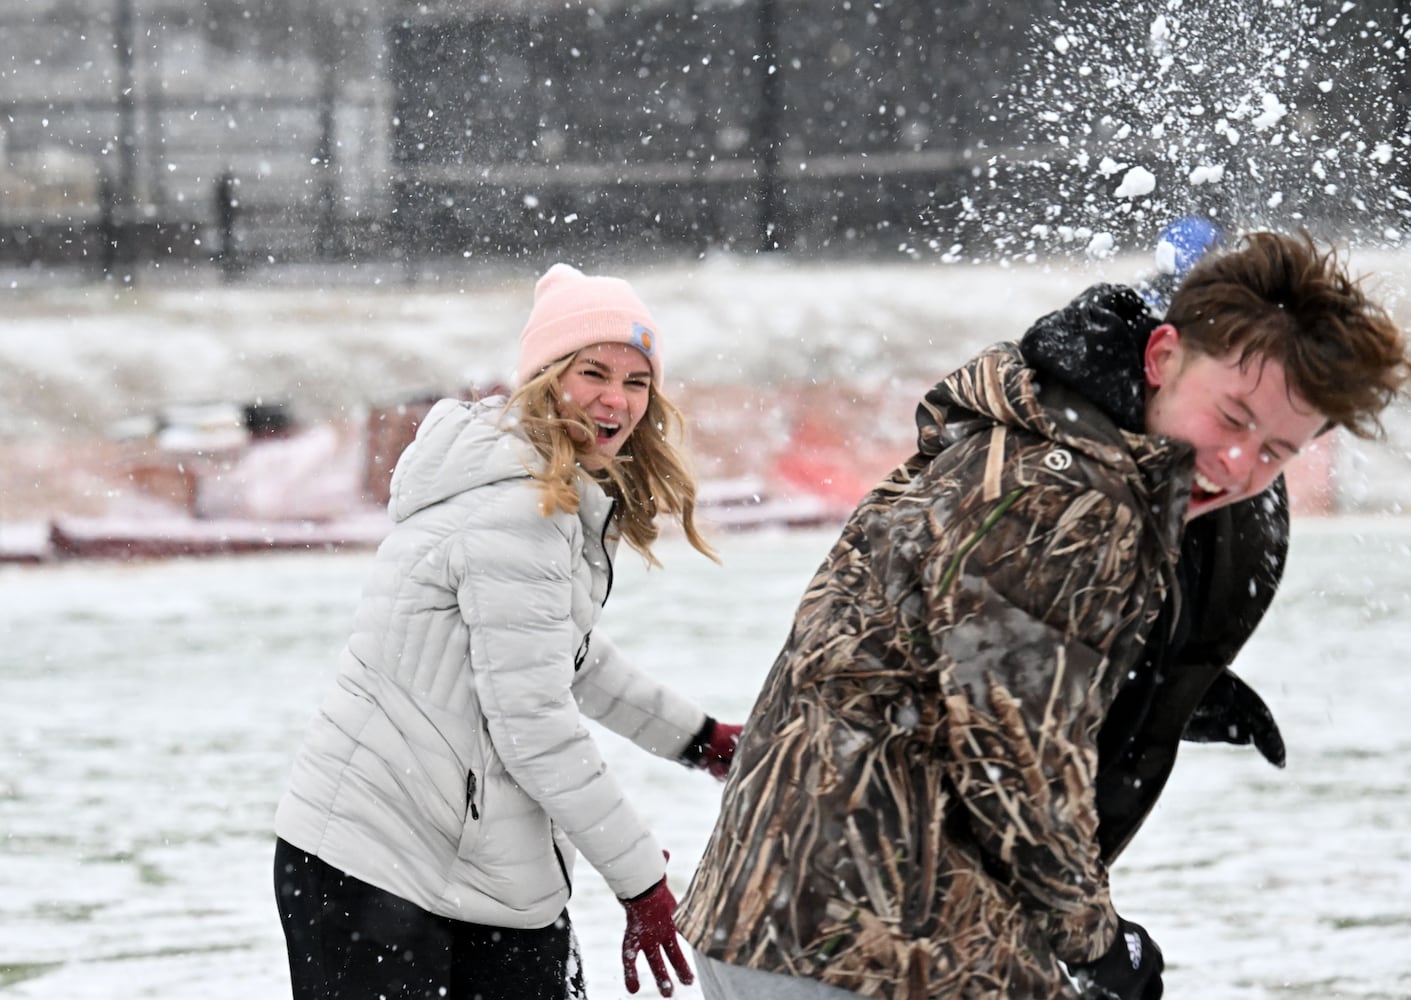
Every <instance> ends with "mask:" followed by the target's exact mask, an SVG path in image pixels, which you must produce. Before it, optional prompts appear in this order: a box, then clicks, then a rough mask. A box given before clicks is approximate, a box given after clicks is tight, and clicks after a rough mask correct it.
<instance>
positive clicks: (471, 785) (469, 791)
mask: <svg viewBox="0 0 1411 1000" xmlns="http://www.w3.org/2000/svg"><path fill="white" fill-rule="evenodd" d="M475 786H476V781H475V772H474V771H466V778H465V801H466V804H467V805H468V806H469V807H470V818H471V819H479V818H480V808H479V807H478V806H477V805H476V804H475Z"/></svg>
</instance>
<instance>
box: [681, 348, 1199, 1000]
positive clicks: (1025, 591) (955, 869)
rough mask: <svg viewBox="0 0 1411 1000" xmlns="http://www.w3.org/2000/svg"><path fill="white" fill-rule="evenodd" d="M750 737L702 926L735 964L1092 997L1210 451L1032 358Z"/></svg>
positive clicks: (956, 393) (768, 696)
mask: <svg viewBox="0 0 1411 1000" xmlns="http://www.w3.org/2000/svg"><path fill="white" fill-rule="evenodd" d="M918 430H919V438H918V450H917V453H916V454H915V455H914V456H913V457H912V458H911V459H909V460H908V461H907V462H905V463H903V464H902V465H901V466H900V467H898V468H897V469H896V471H895V472H894V473H893V474H892V475H891V476H889V477H888V478H887V479H886V480H884V481H883V482H882V483H881V484H880V485H879V486H878V487H877V488H876V489H874V490H873V491H872V492H871V493H870V494H869V495H868V496H867V497H866V498H864V500H863V501H862V502H861V503H860V504H859V506H858V508H857V510H856V511H855V512H854V514H853V516H852V517H851V518H850V520H849V521H848V523H847V525H846V526H845V528H844V530H843V532H842V535H841V537H840V538H839V540H838V542H837V543H836V545H835V546H834V548H833V549H832V551H831V552H830V553H829V555H828V556H827V558H826V559H825V561H824V563H823V565H822V566H821V568H820V569H819V571H818V573H817V574H816V575H815V577H814V578H813V580H812V582H811V583H810V585H809V587H808V589H807V591H806V592H805V594H804V597H803V599H802V602H801V605H800V608H799V611H798V614H797V616H796V618H795V621H794V625H793V629H792V631H791V633H790V635H789V637H788V639H787V641H786V644H785V646H784V649H783V651H782V652H781V653H780V655H779V657H778V659H777V660H776V662H775V664H774V666H773V668H772V670H771V672H770V674H769V676H768V678H767V679H766V682H765V685H764V687H763V690H762V692H761V694H760V696H759V699H758V701H757V703H756V705H755V708H754V710H753V712H752V714H751V716H750V719H749V722H748V724H747V725H746V728H745V732H744V736H743V739H742V741H741V743H740V746H739V749H738V751H737V754H736V757H735V763H734V766H733V768H732V771H731V777H730V780H729V782H728V783H727V785H726V789H725V793H724V800H723V803H722V808H721V814H720V818H719V821H718V822H717V825H716V829H715V832H714V834H713V836H712V838H711V841H710V843H709V845H708V847H707V849H706V852H705V855H704V858H703V860H702V862H701V864H700V867H699V868H698V870H697V874H696V877H695V879H694V881H693V882H692V884H691V886H690V888H689V890H688V891H687V893H686V895H685V896H684V897H683V900H682V903H681V907H680V909H679V910H678V914H677V923H678V925H679V927H680V929H681V931H682V933H683V935H684V936H685V937H686V938H687V940H688V941H690V942H691V943H692V944H693V945H694V946H695V947H696V948H698V949H699V950H701V951H702V952H704V953H705V954H707V955H710V956H712V957H714V958H717V959H719V960H722V961H725V962H728V963H732V964H736V965H743V966H747V967H752V968H757V969H762V970H767V971H775V972H783V973H787V974H791V975H796V976H803V977H808V978H814V979H818V980H822V981H824V982H827V983H829V984H832V985H835V986H838V987H841V988H844V989H848V990H852V991H854V992H857V993H859V994H861V995H863V996H867V997H884V998H889V1000H922V998H940V997H1000V996H1004V997H1066V998H1072V997H1076V996H1077V994H1076V993H1075V992H1074V991H1073V988H1072V987H1071V985H1070V984H1069V982H1068V980H1067V978H1066V977H1065V975H1064V973H1063V972H1062V970H1061V969H1060V967H1059V965H1058V961H1060V960H1062V961H1085V960H1090V959H1093V958H1096V957H1097V956H1098V955H1099V954H1101V953H1102V951H1103V950H1104V949H1105V948H1106V946H1107V945H1108V944H1109V943H1110V942H1111V940H1112V936H1113V933H1114V932H1115V927H1116V917H1115V914H1114V912H1113V909H1112V903H1111V900H1110V897H1109V890H1108V876H1107V869H1106V865H1105V863H1104V861H1103V858H1102V857H1101V851H1100V848H1099V845H1098V840H1097V836H1096V834H1097V827H1098V822H1099V816H1098V812H1097V808H1096V805H1095V802H1094V795H1093V786H1094V782H1095V779H1096V772H1097V768H1098V751H1097V742H1096V741H1097V735H1098V732H1099V730H1100V728H1101V726H1102V724H1103V721H1104V718H1105V716H1106V713H1107V710H1108V708H1109V706H1110V705H1111V704H1112V702H1113V699H1114V697H1115V695H1116V693H1117V691H1118V689H1119V688H1120V687H1121V686H1122V684H1123V683H1124V680H1125V678H1126V676H1127V674H1128V673H1129V671H1131V670H1132V669H1133V668H1134V666H1135V665H1137V664H1138V663H1140V662H1141V659H1142V652H1143V644H1144V642H1145V641H1146V640H1147V638H1148V637H1149V633H1150V632H1151V629H1152V627H1153V624H1154V623H1155V621H1156V619H1157V617H1158V613H1159V610H1160V608H1161V606H1162V603H1163V601H1165V599H1166V597H1167V595H1168V594H1169V593H1170V592H1171V591H1172V590H1173V588H1174V586H1175V582H1174V560H1175V558H1176V555H1177V551H1178V547H1179V542H1180V536H1181V523H1182V518H1183V516H1184V512H1185V504H1186V502H1187V498H1188V497H1189V495H1190V477H1191V461H1190V457H1189V448H1188V447H1186V446H1184V445H1179V444H1176V443H1175V442H1172V441H1169V440H1166V439H1161V438H1154V437H1147V436H1143V435H1140V434H1134V433H1132V432H1130V431H1126V430H1123V429H1122V428H1120V427H1119V426H1117V424H1116V423H1114V421H1113V420H1112V419H1111V418H1110V417H1109V416H1108V415H1107V414H1105V413H1104V412H1103V411H1102V410H1101V409H1100V408H1098V407H1097V406H1095V405H1093V403H1091V402H1090V401H1088V400H1087V399H1086V398H1084V397H1083V396H1082V395H1080V394H1079V393H1078V392H1076V391H1075V390H1073V389H1071V388H1069V387H1068V386H1066V385H1064V384H1063V383H1062V382H1061V381H1059V380H1057V379H1044V380H1041V379H1040V378H1039V376H1038V375H1037V373H1036V371H1035V370H1034V369H1033V368H1032V367H1029V366H1027V365H1026V364H1025V362H1024V359H1023V357H1022V356H1021V354H1020V352H1019V349H1018V347H1017V345H1014V344H1003V345H998V346H996V347H994V348H992V349H990V350H988V351H986V352H985V353H983V354H981V355H980V356H979V357H977V358H976V359H974V360H973V361H972V362H971V363H970V364H968V365H966V366H965V367H964V368H962V369H960V370H958V371H956V372H955V373H954V374H952V375H951V376H950V377H949V378H947V379H946V380H944V381H943V382H942V383H940V384H939V385H937V386H936V387H935V388H934V389H933V390H932V391H931V392H930V393H928V394H927V396H926V398H925V400H924V401H923V402H922V404H921V406H920V407H919V409H918Z"/></svg>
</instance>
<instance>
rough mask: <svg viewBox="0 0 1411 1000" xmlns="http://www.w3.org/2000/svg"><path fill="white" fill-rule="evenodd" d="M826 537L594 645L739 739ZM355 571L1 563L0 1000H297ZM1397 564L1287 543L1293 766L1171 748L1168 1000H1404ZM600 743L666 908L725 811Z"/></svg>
mask: <svg viewBox="0 0 1411 1000" xmlns="http://www.w3.org/2000/svg"><path fill="white" fill-rule="evenodd" d="M832 537H833V533H832V532H831V531H808V532H794V533H762V534H752V535H731V534H726V535H721V536H719V538H718V541H719V542H720V544H721V547H722V550H723V555H724V566H723V568H717V567H715V566H713V565H711V564H709V563H708V562H706V561H705V560H704V559H702V558H701V557H699V556H697V555H695V554H694V553H693V552H691V551H690V550H689V549H688V548H687V547H686V546H685V545H684V544H683V543H682V542H681V541H680V540H679V539H670V540H668V541H666V542H665V543H664V548H663V551H662V555H663V561H664V562H665V563H666V568H665V569H664V570H663V571H659V572H654V573H652V574H651V575H648V574H647V573H646V572H645V571H644V570H643V569H642V568H641V566H640V564H639V562H638V561H637V560H636V559H635V558H633V557H630V556H624V557H623V558H622V559H621V560H620V567H619V569H620V572H619V578H618V582H617V585H616V588H615V591H614V594H613V596H612V599H611V600H610V601H609V603H608V606H607V609H606V612H605V617H604V628H607V629H609V630H610V631H611V632H612V634H613V635H614V636H615V638H617V639H618V641H619V642H620V643H621V644H622V645H623V646H624V647H625V648H626V649H628V650H629V651H630V652H631V653H633V654H634V655H635V656H636V657H637V658H638V659H639V660H640V661H641V662H642V663H645V664H649V665H650V666H651V667H652V668H653V669H655V670H657V671H659V672H660V673H661V675H662V676H663V677H665V678H667V679H669V680H670V681H671V682H672V683H673V684H675V685H677V686H679V687H680V688H681V689H682V690H684V691H687V692H689V693H691V694H692V695H694V696H695V697H696V698H698V699H699V700H700V701H701V702H702V703H703V704H705V705H706V706H708V707H709V708H710V709H711V710H712V711H714V712H716V713H718V714H719V715H721V716H722V717H725V718H740V717H742V716H744V715H745V714H746V712H747V711H748V709H749V706H750V705H751V703H752V701H753V698H754V695H755V693H756V691H757V689H758V686H759V683H760V681H761V679H762V677H763V676H764V673H765V671H766V670H767V668H768V666H769V664H770V662H771V661H772V660H773V658H774V655H775V654H776V652H777V650H778V648H779V645H780V644H781V642H782V640H783V638H784V634H785V632H786V630H787V627H788V624H789V621H790V617H791V614H792V610H793V607H794V605H795V602H796V601H797V598H798V596H799V594H800V592H801V590H802V588H803V586H804V584H805V583H806V581H807V579H808V577H809V575H810V574H811V573H812V571H813V569H814V568H815V567H816V565H817V563H818V561H819V560H820V559H821V557H822V555H823V553H824V552H825V551H826V548H827V546H828V545H829V543H830V542H831V540H832ZM366 559H367V557H366V555H358V554H348V555H321V556H268V557H247V558H243V559H217V560H208V561H173V562H154V563H146V564H134V565H121V564H86V565H58V566H50V567H40V568H20V567H0V639H2V640H3V641H0V677H3V678H4V694H3V698H0V834H3V837H4V850H3V851H0V886H3V887H4V888H3V891H0V995H3V996H6V997H13V998H15V1000H22V998H23V1000H39V998H48V997H55V996H63V997H65V998H68V1000H113V998H122V1000H129V998H131V1000H137V998H152V1000H190V998H193V997H200V998H202V1000H237V998H238V1000H250V998H255V997H259V998H266V997H270V998H273V997H278V996H281V995H287V993H286V991H287V989H288V985H287V974H286V971H285V966H284V961H285V959H284V953H283V944H282V939H281V936H280V930H279V925H278V920H277V917H276V915H275V911H274V906H273V902H272V890H271V887H270V881H271V877H270V849H271V833H270V824H271V817H272V812H273V808H274V803H275V800H276V798H277V797H278V795H279V794H280V791H281V788H282V786H283V782H284V779H285V775H286V772H287V768H288V763H289V758H290V754H291V752H292V750H293V748H294V746H295V745H296V743H297V741H298V739H299V737H300V734H301V732H302V729H303V726H304V724H305V722H306V721H307V719H308V718H309V716H310V714H311V713H312V712H313V710H314V707H315V705H316V703H317V701H318V699H319V698H320V696H321V694H322V691H323V689H324V687H325V685H326V684H327V683H328V682H329V678H330V676H331V671H332V663H333V658H334V655H335V653H336V651H337V649H338V647H339V645H340V643H341V641H342V638H343V631H344V629H345V628H346V626H347V625H348V622H349V618H350V615H351V611H352V606H353V603H354V601H355V599H356V595H357V589H358V579H359V577H360V576H361V572H362V569H363V567H364V566H365V564H366ZM1408 564H1411V523H1408V522H1407V521H1406V520H1404V519H1398V518H1375V519H1353V518H1331V519H1323V520H1303V521H1299V522H1298V523H1297V524H1296V525H1295V539H1294V553H1293V557H1292V560H1291V563H1290V569H1289V575H1288V581H1287V584H1286V586H1285V589H1284V592H1283V593H1282V594H1281V596H1280V598H1279V600H1278V602H1277V603H1276V605H1275V608H1274V610H1273V611H1272V613H1271V616H1270V619H1269V621H1268V622H1267V623H1266V624H1265V626H1264V628H1263V629H1262V630H1261V631H1260V633H1259V634H1258V636H1257V637H1256V638H1255V640H1254V642H1253V643H1252V645H1251V647H1250V648H1249V649H1248V650H1247V653H1246V655H1245V657H1244V658H1243V662H1242V664H1241V669H1242V671H1243V673H1244V674H1245V676H1247V677H1248V678H1249V679H1250V680H1251V681H1252V682H1253V683H1255V684H1256V685H1257V686H1258V687H1259V688H1260V689H1261V690H1262V691H1263V693H1264V694H1265V696H1266V697H1267V699H1268V700H1269V702H1270V703H1271V705H1272V706H1273V708H1274V710H1275V712H1276V714H1277V715H1278V717H1279V719H1280V722H1281V723H1282V725H1283V729H1284V733H1285V736H1286V737H1287V739H1288V743H1289V764H1288V768H1287V770H1285V771H1283V772H1279V771H1275V770H1274V769H1272V768H1270V767H1269V766H1268V765H1266V764H1265V763H1263V761H1262V760H1261V759H1259V758H1258V756H1257V755H1256V754H1255V753H1254V752H1253V751H1251V750H1248V749H1235V748H1229V747H1204V746H1194V747H1190V748H1188V749H1187V751H1186V752H1185V753H1184V754H1183V757H1182V761H1181V764H1180V766H1179V767H1178V768H1177V773H1176V775H1175V777H1174V779H1173V782H1172V784H1171V786H1170V787H1169V790H1168V791H1167V793H1166V795H1165V797H1164V799H1163V800H1162V804H1161V805H1160V807H1159V808H1158V810H1157V812H1156V813H1155V815H1154V817H1153V818H1152V820H1151V821H1150V822H1149V824H1148V825H1147V827H1146V828H1145V829H1144V830H1143V831H1142V834H1141V835H1140V836H1139V837H1138V838H1137V840H1136V842H1135V844H1134V846H1133V847H1132V848H1131V849H1130V850H1129V852H1128V853H1127V855H1126V856H1125V857H1124V858H1123V859H1122V862H1121V863H1120V865H1119V867H1118V869H1117V871H1116V872H1115V874H1114V886H1115V895H1116V900H1117V903H1118V905H1119V907H1120V908H1121V909H1122V910H1123V911H1124V912H1125V913H1127V914H1128V915H1129V916H1131V917H1132V918H1133V919H1136V920H1138V921H1141V922H1143V923H1144V924H1146V925H1147V926H1148V927H1149V928H1150V930H1151V931H1152V933H1153V935H1154V936H1155V937H1156V939H1157V940H1158V941H1159V942H1160V943H1161V945H1162V947H1163V949H1164V950H1165V954H1166V958H1167V962H1168V969H1169V973H1168V977H1167V983H1168V989H1167V995H1168V996H1172V997H1201V998H1203V1000H1262V998H1275V997H1278V998H1309V1000H1314V998H1317V1000H1327V998H1333V997H1357V998H1382V1000H1391V998H1404V997H1406V996H1411V957H1409V956H1411V953H1409V952H1408V950H1407V947H1406V940H1407V933H1408V928H1411V840H1409V839H1408V838H1407V835H1406V834H1407V830H1408V829H1411V769H1408V766H1407V761H1408V759H1411V735H1408V729H1407V725H1406V720H1407V719H1408V718H1409V717H1411V685H1408V684H1407V683H1406V682H1405V657H1406V650H1407V649H1409V648H1411V593H1409V592H1408V591H1409V590H1411V588H1408V587H1407V585H1406V580H1407V566H1408ZM602 744H603V746H604V748H605V752H606V754H607V756H608V758H609V763H610V766H611V767H613V768H614V769H615V770H617V771H618V772H619V773H620V775H621V778H622V780H623V782H624V783H625V784H626V786H627V788H628V789H629V790H630V793H631V794H632V795H633V797H634V799H635V800H636V802H637V804H638V806H639V807H640V808H641V809H642V811H643V812H644V813H646V814H647V815H649V816H651V817H652V820H653V823H654V825H655V828H656V830H657V832H658V834H659V836H660V838H661V839H662V841H663V843H664V844H665V845H666V846H667V847H668V848H669V849H670V850H671V852H672V862H671V878H672V881H673V884H674V885H675V886H676V888H678V889H680V888H682V887H684V885H685V883H686V881H687V879H688V878H689V876H690V873H691V871H692V869H693V866H694V864H695V862H696V860H697V858H698V857H699V855H700V852H701V850H702V849H703V846H704V843H705V838H706V836H707V834H708V831H709V829H710V826H711V824H712V822H713V819H714V816H715V813H716V809H717V804H718V795H719V792H718V786H716V785H715V783H714V782H712V781H711V780H710V779H709V778H707V777H706V776H704V775H703V774H700V773H694V772H685V771H683V770H681V769H680V768H679V767H678V766H676V765H674V764H670V763H667V762H663V761H660V760H656V759H654V758H648V757H646V756H645V755H643V754H640V753H638V752H636V751H635V750H634V749H633V748H631V747H630V746H628V745H627V744H625V743H624V742H623V741H621V740H619V739H617V738H616V737H614V736H612V735H610V734H603V735H602ZM576 883H577V895H576V898H575V900H574V902H573V904H572V912H573V914H574V917H575V921H576V924H577V926H578V930H579V935H580V938H581V941H582V944H583V948H584V951H585V959H586V964H587V973H588V978H589V984H590V990H591V993H592V995H593V996H594V997H595V998H597V1000H612V998H618V1000H622V998H626V997H627V996H628V994H627V993H626V992H625V990H624V988H623V986H622V982H621V975H620V970H619V969H618V967H617V963H616V954H617V948H618V943H619V940H620V934H621V928H622V916H621V910H620V907H619V906H618V905H617V903H616V902H615V901H614V900H613V899H612V898H611V896H610V894H609V893H608V892H607V890H606V889H605V887H604V885H603V883H602V882H601V880H600V879H599V878H598V876H597V875H596V874H595V873H594V872H593V871H592V870H591V869H590V868H588V867H586V866H583V865H580V867H579V869H578V872H577V878H576ZM648 988H649V987H648ZM639 995H641V994H639ZM678 996H680V997H682V998H684V1000H691V998H698V997H699V991H698V990H697V989H696V988H694V987H692V988H688V989H684V990H681V991H680V992H679V993H678Z"/></svg>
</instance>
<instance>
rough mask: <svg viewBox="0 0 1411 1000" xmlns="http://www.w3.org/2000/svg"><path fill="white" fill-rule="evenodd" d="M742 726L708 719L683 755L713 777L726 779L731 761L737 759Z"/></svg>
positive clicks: (694, 765) (689, 762)
mask: <svg viewBox="0 0 1411 1000" xmlns="http://www.w3.org/2000/svg"><path fill="white" fill-rule="evenodd" d="M740 728H741V727H740V726H732V725H730V723H728V722H716V721H715V720H714V719H706V724H705V725H704V726H702V727H701V731H700V732H699V733H697V734H696V738H695V739H694V740H693V741H692V742H691V744H690V745H689V746H688V747H686V752H685V753H684V754H683V755H682V756H683V757H684V758H685V760H686V762H687V763H688V764H690V765H692V766H693V767H700V768H704V769H705V770H706V771H708V772H710V774H711V776H712V777H715V778H717V779H719V780H720V781H724V780H725V775H726V774H728V773H729V772H730V762H731V761H732V760H734V759H735V744H737V743H739V742H740Z"/></svg>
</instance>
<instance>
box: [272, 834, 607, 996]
mask: <svg viewBox="0 0 1411 1000" xmlns="http://www.w3.org/2000/svg"><path fill="white" fill-rule="evenodd" d="M274 896H275V901H276V902H277V903H278V905H279V919H280V922H281V923H282V924H283V925H284V940H285V943H286V944H287V946H288V948H289V978H290V981H291V983H292V984H293V987H294V1000H583V998H584V997H586V996H587V994H586V992H585V991H584V988H583V964H582V962H581V960H580V959H579V955H578V942H577V940H576V939H575V938H574V935H573V927H572V925H571V924H570V923H569V921H568V911H567V910H565V911H564V912H563V914H562V915H561V916H560V917H559V918H558V919H557V920H555V921H554V922H553V923H552V924H550V925H549V926H548V927H540V928H536V929H533V930H517V929H515V928H510V927H487V926H484V925H482V924H471V923H466V922H464V921H460V920H452V919H450V918H448V917H440V916H437V915H435V914H433V913H428V912H426V911H425V910H423V909H421V908H420V907H419V906H415V905H413V904H411V903H409V902H407V901H406V900H404V899H401V898H400V897H398V896H394V895H392V894H391V893H388V892H384V891H382V890H381V889H378V888H375V887H373V886H371V885H368V884H367V883H366V882H361V881H359V880H358V879H355V878H353V877H352V876H350V875H346V874H344V873H343V872H341V871H339V870H338V869H336V868H334V867H332V866H330V865H328V864H325V863H324V862H323V861H320V860H319V859H318V858H316V857H313V856H312V855H309V854H305V853H304V852H303V851H301V850H299V849H298V848H296V847H294V846H292V845H290V844H288V843H285V842H284V841H283V840H280V841H278V842H277V843H276V844H275V849H274Z"/></svg>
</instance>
